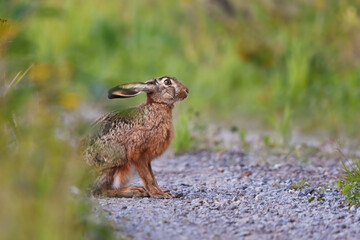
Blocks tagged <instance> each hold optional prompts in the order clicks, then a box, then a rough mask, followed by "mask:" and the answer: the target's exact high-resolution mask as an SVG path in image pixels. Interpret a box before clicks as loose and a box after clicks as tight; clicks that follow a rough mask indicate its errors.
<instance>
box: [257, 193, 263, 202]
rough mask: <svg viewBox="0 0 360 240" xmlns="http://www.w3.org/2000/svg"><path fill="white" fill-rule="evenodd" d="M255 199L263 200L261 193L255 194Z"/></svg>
mask: <svg viewBox="0 0 360 240" xmlns="http://www.w3.org/2000/svg"><path fill="white" fill-rule="evenodd" d="M255 200H257V201H260V200H263V195H262V194H258V195H256V197H255Z"/></svg>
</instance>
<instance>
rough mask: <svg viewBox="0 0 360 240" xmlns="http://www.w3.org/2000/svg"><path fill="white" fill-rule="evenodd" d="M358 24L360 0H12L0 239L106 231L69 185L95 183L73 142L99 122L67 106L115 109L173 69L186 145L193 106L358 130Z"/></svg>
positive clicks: (4, 4)
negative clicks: (123, 88) (183, 95)
mask: <svg viewBox="0 0 360 240" xmlns="http://www.w3.org/2000/svg"><path fill="white" fill-rule="evenodd" d="M359 30H360V1H358V0H341V1H338V0H327V1H325V0H314V1H307V0H297V1H285V0H284V1H281V0H278V1H276V0H256V1H226V0H202V1H191V0H182V1H160V0H151V1H119V0H107V1H103V0H93V1H85V0H64V1H55V0H42V1H35V0H34V1H25V0H8V1H1V2H0V99H1V102H0V114H1V115H0V126H1V127H0V152H1V161H0V186H1V188H2V189H1V192H0V201H1V207H2V210H1V211H0V238H1V239H3V238H5V239H6V238H8V239H79V238H82V237H85V238H101V239H105V238H106V236H108V235H106V234H108V233H107V230H106V228H103V227H101V226H98V225H93V224H92V223H90V222H89V221H88V220H87V219H86V217H84V216H86V213H87V212H88V210H89V206H88V205H87V204H86V202H85V203H84V201H83V199H82V197H81V194H80V195H79V194H78V195H76V194H74V193H72V191H70V190H69V189H73V190H74V189H75V190H76V189H77V188H80V189H84V188H85V186H87V184H88V180H87V177H86V175H87V173H86V171H85V169H84V166H83V165H82V161H81V159H80V158H79V156H78V154H77V151H76V145H77V144H76V143H77V139H79V137H80V136H81V132H82V129H83V128H84V126H86V125H87V124H88V123H82V122H76V124H75V123H74V121H73V122H71V124H69V122H68V121H65V117H64V116H68V115H72V114H74V113H77V112H78V111H80V110H81V109H82V107H83V106H84V105H89V106H92V105H93V104H95V103H96V102H97V101H99V100H100V104H99V105H101V106H109V102H107V101H106V100H105V98H106V90H107V89H108V88H109V87H112V86H113V85H116V84H119V83H124V82H131V81H144V80H147V79H150V78H153V77H158V76H161V75H170V76H175V77H177V78H178V79H180V80H181V81H183V82H184V83H185V84H186V85H187V86H188V87H189V89H190V96H189V98H188V99H187V100H186V101H185V102H183V103H179V104H178V108H177V110H176V111H177V112H178V113H181V115H180V114H178V115H179V117H178V119H179V121H178V127H177V135H178V138H177V139H175V145H174V146H175V148H176V149H178V150H180V149H183V148H191V144H190V140H191V133H190V130H189V129H188V125H189V121H194V118H195V117H196V116H197V117H198V118H197V121H199V122H201V124H207V123H209V122H213V121H224V122H227V123H228V124H232V125H238V124H240V123H239V122H240V121H242V119H257V121H258V123H259V125H260V126H263V127H266V128H271V129H275V130H277V131H279V132H280V133H281V135H283V136H287V135H288V132H289V131H291V129H293V128H295V127H296V128H301V129H302V130H308V131H313V130H322V131H327V132H330V133H331V134H335V135H338V134H347V135H350V136H358V134H359V128H358V122H359V117H360V112H358V109H359V107H360V101H359V97H360V31H359ZM143 99H144V96H142V97H139V98H134V99H129V100H126V101H115V102H114V103H112V104H114V105H116V106H118V107H120V108H125V107H126V106H127V105H134V104H137V103H139V102H141V101H143ZM74 187H75V188H74ZM75 192H76V191H75ZM95 226H97V227H95ZM89 229H95V230H94V231H95V232H91V231H92V230H89ZM100 235H101V237H99V236H100Z"/></svg>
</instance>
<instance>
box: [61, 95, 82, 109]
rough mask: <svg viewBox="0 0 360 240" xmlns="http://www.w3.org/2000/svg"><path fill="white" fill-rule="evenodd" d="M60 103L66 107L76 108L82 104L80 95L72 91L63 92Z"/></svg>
mask: <svg viewBox="0 0 360 240" xmlns="http://www.w3.org/2000/svg"><path fill="white" fill-rule="evenodd" d="M60 104H61V106H63V107H64V108H66V109H69V110H74V109H76V108H77V106H79V104H80V96H79V95H78V94H76V93H71V92H66V93H63V94H62V95H61V96H60Z"/></svg>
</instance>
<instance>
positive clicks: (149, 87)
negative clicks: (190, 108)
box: [108, 76, 189, 105]
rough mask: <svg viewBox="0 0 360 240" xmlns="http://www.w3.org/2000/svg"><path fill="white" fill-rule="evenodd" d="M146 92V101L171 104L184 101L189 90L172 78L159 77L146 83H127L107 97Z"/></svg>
mask: <svg viewBox="0 0 360 240" xmlns="http://www.w3.org/2000/svg"><path fill="white" fill-rule="evenodd" d="M141 92H146V93H147V96H148V101H150V102H156V103H165V104H169V105H171V104H173V103H175V102H177V101H182V100H184V99H185V98H186V97H187V95H188V93H189V89H188V88H187V87H186V86H185V85H184V84H182V83H181V82H180V81H179V80H177V79H176V78H174V77H167V76H165V77H159V78H154V79H151V80H149V81H146V82H143V83H141V82H135V83H127V84H122V85H119V86H116V87H114V88H112V89H110V90H109V95H108V97H109V98H110V99H111V98H127V97H134V96H136V95H138V94H140V93H141Z"/></svg>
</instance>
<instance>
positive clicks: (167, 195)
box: [150, 187, 175, 198]
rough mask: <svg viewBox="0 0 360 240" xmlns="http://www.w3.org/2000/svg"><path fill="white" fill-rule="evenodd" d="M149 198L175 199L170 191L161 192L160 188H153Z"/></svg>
mask: <svg viewBox="0 0 360 240" xmlns="http://www.w3.org/2000/svg"><path fill="white" fill-rule="evenodd" d="M150 196H151V197H153V198H173V197H175V196H174V194H172V193H171V192H170V191H165V192H163V191H162V190H161V189H160V188H158V187H154V188H153V189H152V191H150Z"/></svg>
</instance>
